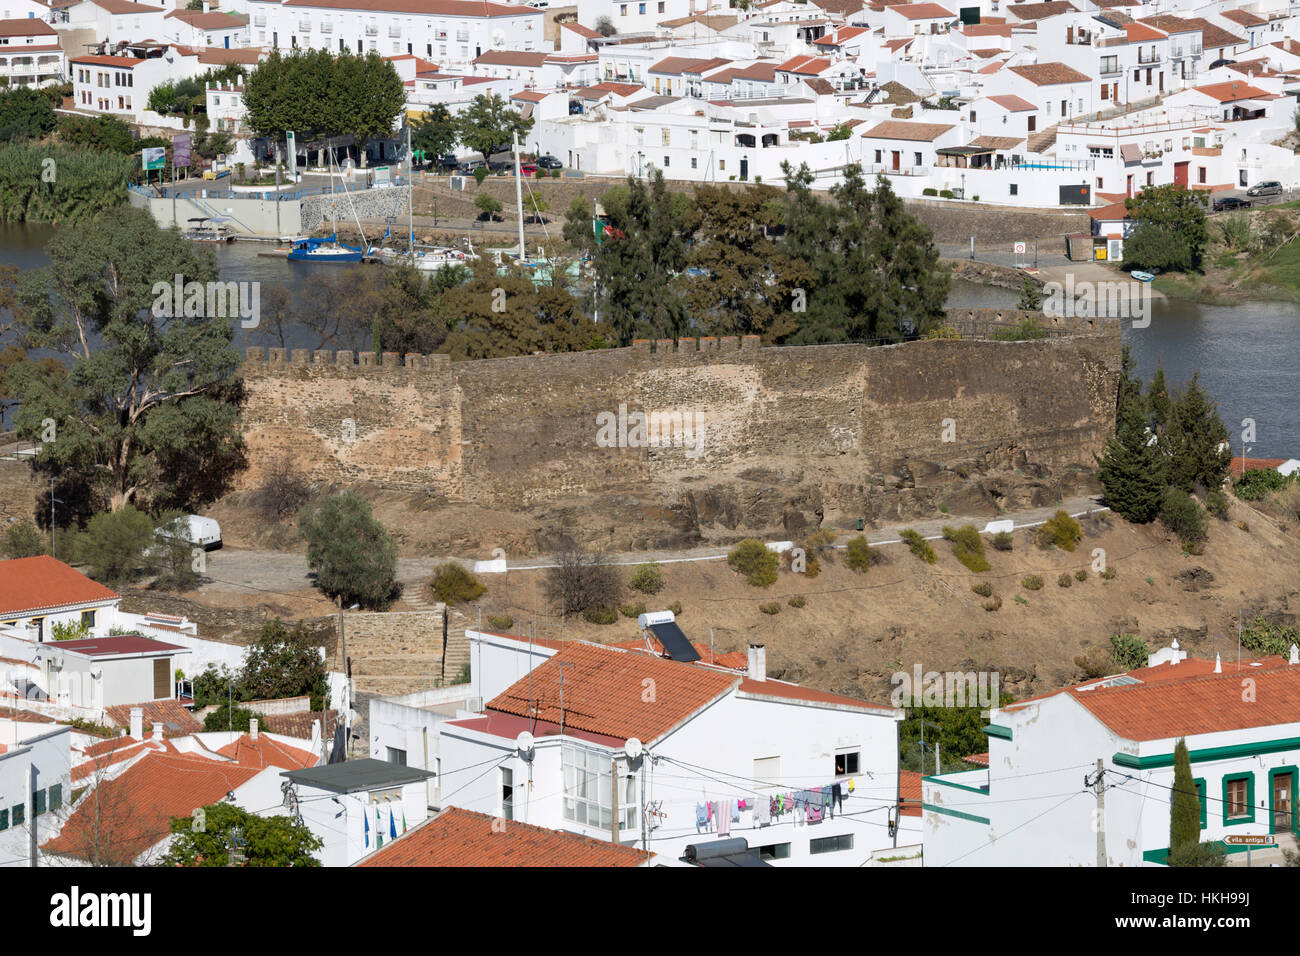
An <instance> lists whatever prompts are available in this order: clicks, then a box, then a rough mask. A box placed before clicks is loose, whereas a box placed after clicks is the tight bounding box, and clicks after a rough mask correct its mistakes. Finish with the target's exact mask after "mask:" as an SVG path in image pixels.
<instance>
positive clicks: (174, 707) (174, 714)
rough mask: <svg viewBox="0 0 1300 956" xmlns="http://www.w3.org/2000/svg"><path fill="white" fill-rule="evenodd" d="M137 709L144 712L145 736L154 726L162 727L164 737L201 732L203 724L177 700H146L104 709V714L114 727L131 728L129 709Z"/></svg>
mask: <svg viewBox="0 0 1300 956" xmlns="http://www.w3.org/2000/svg"><path fill="white" fill-rule="evenodd" d="M132 707H139V708H140V709H141V710H143V711H144V726H143V730H144V733H145V736H148V735H149V734H151V733H152V732H153V731H152V728H153V725H154V724H162V725H163V736H164V737H184V736H186V735H187V734H197V733H199V732H200V731H202V730H203V723H202V721H200V720H199V719H198V718H197V717H195V716H194V715H193V714H191V713H190V712H189V711H188V710H186V709H185V708H184V707H182V706H181V702H180V701H178V700H170V699H169V700H146V701H142V702H141V703H139V704H115V705H114V706H112V707H105V708H104V712H105V713H106V714H108V719H109V720H110V721H112V723H113V726H115V727H127V728H129V727H130V726H131V708H132Z"/></svg>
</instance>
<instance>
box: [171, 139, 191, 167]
mask: <svg viewBox="0 0 1300 956" xmlns="http://www.w3.org/2000/svg"><path fill="white" fill-rule="evenodd" d="M190 145H191V142H190V134H189V133H178V134H177V135H175V136H173V137H172V165H173V166H177V167H180V166H188V165H189V164H190Z"/></svg>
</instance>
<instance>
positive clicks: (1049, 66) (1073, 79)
mask: <svg viewBox="0 0 1300 956" xmlns="http://www.w3.org/2000/svg"><path fill="white" fill-rule="evenodd" d="M1011 72H1012V73H1015V74H1017V75H1018V76H1023V77H1024V78H1025V79H1026V80H1028V81H1029V82H1030V83H1033V84H1034V85H1035V86H1056V85H1058V84H1060V83H1087V82H1089V79H1088V77H1087V75H1086V74H1084V73H1080V72H1079V71H1078V70H1076V69H1074V68H1073V67H1070V66H1066V65H1065V64H1064V63H1029V64H1027V65H1025V66H1013V67H1011Z"/></svg>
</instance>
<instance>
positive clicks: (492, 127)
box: [456, 93, 533, 160]
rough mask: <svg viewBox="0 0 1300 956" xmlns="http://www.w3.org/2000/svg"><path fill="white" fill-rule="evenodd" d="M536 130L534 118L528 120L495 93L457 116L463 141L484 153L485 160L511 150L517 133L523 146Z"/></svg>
mask: <svg viewBox="0 0 1300 956" xmlns="http://www.w3.org/2000/svg"><path fill="white" fill-rule="evenodd" d="M532 128H533V121H532V119H531V118H524V117H523V116H522V115H520V113H519V112H518V111H517V110H514V109H511V107H510V104H509V103H507V102H506V101H505V100H504V99H502V98H501V97H499V96H497V95H496V94H495V93H482V94H479V95H478V96H476V97H474V99H473V100H472V101H470V104H469V106H467V107H466V108H465V109H464V110H462V111H461V112H460V114H459V115H458V116H457V117H456V130H457V133H458V134H459V138H460V141H461V142H462V143H464V144H465V145H466V146H468V147H469V148H470V149H473V150H477V151H478V152H480V153H482V154H483V158H484V159H485V160H487V159H490V158H491V157H492V156H494V155H496V154H497V153H498V152H500V151H501V150H503V149H505V148H507V147H509V146H510V145H511V144H512V143H513V140H514V135H515V134H516V133H518V134H519V141H520V142H521V143H522V142H523V141H524V139H525V138H526V137H527V135H528V131H529V130H530V129H532Z"/></svg>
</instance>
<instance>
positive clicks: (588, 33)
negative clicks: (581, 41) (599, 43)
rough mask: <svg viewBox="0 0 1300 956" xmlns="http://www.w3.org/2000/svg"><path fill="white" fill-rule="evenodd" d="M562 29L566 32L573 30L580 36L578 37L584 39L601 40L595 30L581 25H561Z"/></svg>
mask: <svg viewBox="0 0 1300 956" xmlns="http://www.w3.org/2000/svg"><path fill="white" fill-rule="evenodd" d="M560 27H561V29H564V30H572V31H573V32H574V33H576V34H578V36H580V37H584V38H586V39H588V40H599V39H600V34H599V33H598V32H596V31H595V30H593V29H592V28H591V27H584V26H583V25H582V24H581V23H561V24H560Z"/></svg>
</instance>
